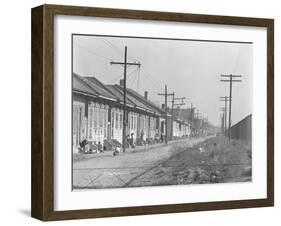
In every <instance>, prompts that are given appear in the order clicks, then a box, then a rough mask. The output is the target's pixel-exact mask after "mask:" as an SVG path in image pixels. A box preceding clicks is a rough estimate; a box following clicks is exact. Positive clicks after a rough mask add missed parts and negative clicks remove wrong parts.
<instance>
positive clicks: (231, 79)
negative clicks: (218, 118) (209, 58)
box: [220, 74, 242, 141]
mask: <svg viewBox="0 0 281 226" xmlns="http://www.w3.org/2000/svg"><path fill="white" fill-rule="evenodd" d="M241 77H242V75H233V74H229V75H221V78H222V79H221V80H220V81H221V82H229V110H228V113H229V116H228V138H229V141H230V140H231V102H232V83H233V82H242V80H241V79H237V78H241ZM225 78H226V79H225Z"/></svg>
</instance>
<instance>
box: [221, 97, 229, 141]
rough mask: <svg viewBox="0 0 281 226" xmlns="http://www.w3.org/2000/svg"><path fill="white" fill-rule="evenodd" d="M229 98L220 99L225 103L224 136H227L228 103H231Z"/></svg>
mask: <svg viewBox="0 0 281 226" xmlns="http://www.w3.org/2000/svg"><path fill="white" fill-rule="evenodd" d="M229 100H230V99H229V97H228V96H224V97H220V101H223V102H224V135H225V136H227V134H226V131H227V129H226V126H227V101H229Z"/></svg>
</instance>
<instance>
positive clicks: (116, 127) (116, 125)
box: [115, 112, 119, 129]
mask: <svg viewBox="0 0 281 226" xmlns="http://www.w3.org/2000/svg"><path fill="white" fill-rule="evenodd" d="M118 115H119V114H118V112H116V113H115V116H116V120H115V121H116V123H115V129H118V124H119V123H118Z"/></svg>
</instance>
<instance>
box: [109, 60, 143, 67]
mask: <svg viewBox="0 0 281 226" xmlns="http://www.w3.org/2000/svg"><path fill="white" fill-rule="evenodd" d="M110 64H111V65H112V64H121V65H124V64H125V63H124V62H118V61H111V62H110ZM126 65H134V66H139V67H140V66H141V63H130V62H126Z"/></svg>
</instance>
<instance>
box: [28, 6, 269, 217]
mask: <svg viewBox="0 0 281 226" xmlns="http://www.w3.org/2000/svg"><path fill="white" fill-rule="evenodd" d="M55 15H70V16H87V17H105V18H106V17H108V18H119V19H120V18H124V19H139V20H154V21H170V22H172V21H173V22H182V23H185V22H189V23H205V24H218V25H239V26H255V27H264V28H266V29H267V159H266V161H267V198H265V199H249V200H238V201H217V202H201V203H178V204H169V205H154V206H135V207H121V208H116V207H115V208H99V209H77V210H69V211H55V210H54V138H53V134H54V111H55V109H54V16H55ZM31 52H32V170H31V172H32V190H31V192H32V200H31V215H32V217H34V218H37V219H40V220H43V221H51V220H66V219H82V218H99V217H115V216H131V215H143V214H163V213H176V212H188V211H206V210H221V209H236V208H252V207H266V206H273V205H274V20H273V19H261V18H246V17H230V16H213V15H199V14H198V15H197V14H185V13H168V12H153V11H137V10H125V9H109V8H92V7H76V6H62V5H42V6H39V7H35V8H33V9H32V49H31Z"/></svg>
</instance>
